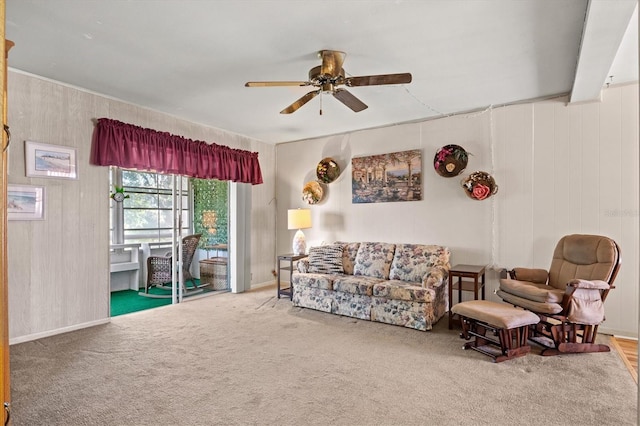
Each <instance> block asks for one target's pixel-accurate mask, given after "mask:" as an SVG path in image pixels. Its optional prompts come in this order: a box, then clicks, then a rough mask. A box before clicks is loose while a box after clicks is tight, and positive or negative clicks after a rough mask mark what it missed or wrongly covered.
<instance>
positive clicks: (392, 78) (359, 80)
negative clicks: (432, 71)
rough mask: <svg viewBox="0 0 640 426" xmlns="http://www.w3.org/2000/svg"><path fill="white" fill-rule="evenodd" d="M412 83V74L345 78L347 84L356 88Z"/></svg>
mask: <svg viewBox="0 0 640 426" xmlns="http://www.w3.org/2000/svg"><path fill="white" fill-rule="evenodd" d="M406 83H411V73H408V72H407V73H403V74H380V75H365V76H362V77H348V78H345V84H346V85H347V86H349V87H355V86H379V85H382V84H406Z"/></svg>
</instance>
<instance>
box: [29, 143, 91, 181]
mask: <svg viewBox="0 0 640 426" xmlns="http://www.w3.org/2000/svg"><path fill="white" fill-rule="evenodd" d="M25 162H26V170H27V176H30V177H46V178H62V179H77V178H78V173H77V163H76V150H75V149H73V148H69V147H66V146H59V145H49V144H45V143H40V142H32V141H25Z"/></svg>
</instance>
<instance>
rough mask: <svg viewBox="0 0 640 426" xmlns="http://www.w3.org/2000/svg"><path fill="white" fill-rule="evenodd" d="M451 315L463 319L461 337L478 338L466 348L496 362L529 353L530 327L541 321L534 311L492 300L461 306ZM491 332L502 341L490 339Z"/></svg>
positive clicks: (472, 302) (455, 308)
mask: <svg viewBox="0 0 640 426" xmlns="http://www.w3.org/2000/svg"><path fill="white" fill-rule="evenodd" d="M451 312H453V313H454V314H457V315H459V316H460V323H461V325H462V333H460V337H461V338H463V339H465V340H469V339H470V338H471V336H474V337H475V340H473V341H471V342H468V343H465V344H464V346H463V347H462V348H463V349H473V350H474V351H478V352H480V353H482V354H484V355H488V356H490V357H491V358H492V359H493V361H494V362H502V361H506V360H508V359H512V358H517V357H520V356H524V355H526V354H528V353H529V352H530V351H531V346H529V345H528V344H527V340H528V338H529V326H530V325H532V324H537V323H538V322H540V318H539V317H538V316H537V315H536V314H534V313H533V312H529V311H525V310H524V309H520V308H516V307H513V306H511V305H508V304H506V303H496V302H491V301H488V300H470V301H467V302H462V303H458V304H456V305H454V306H453V308H452V309H451ZM488 331H491V332H492V334H493V335H494V336H498V339H497V340H496V339H495V338H492V337H490V336H487V332H488Z"/></svg>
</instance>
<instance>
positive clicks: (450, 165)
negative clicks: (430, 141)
mask: <svg viewBox="0 0 640 426" xmlns="http://www.w3.org/2000/svg"><path fill="white" fill-rule="evenodd" d="M469 155H470V154H469V153H468V152H467V151H466V150H465V149H464V148H463V147H461V146H460V145H445V146H443V147H442V148H440V149H439V150H438V151H436V155H435V157H434V158H433V168H434V169H435V171H436V173H438V174H439V175H440V176H442V177H453V176H458V175H459V174H460V173H462V172H463V170H464V169H465V168H466V167H467V162H468V161H469Z"/></svg>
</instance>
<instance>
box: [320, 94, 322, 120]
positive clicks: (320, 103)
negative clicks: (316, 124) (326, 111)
mask: <svg viewBox="0 0 640 426" xmlns="http://www.w3.org/2000/svg"><path fill="white" fill-rule="evenodd" d="M320 115H322V93H320Z"/></svg>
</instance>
